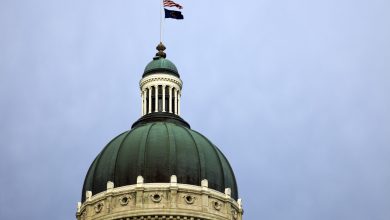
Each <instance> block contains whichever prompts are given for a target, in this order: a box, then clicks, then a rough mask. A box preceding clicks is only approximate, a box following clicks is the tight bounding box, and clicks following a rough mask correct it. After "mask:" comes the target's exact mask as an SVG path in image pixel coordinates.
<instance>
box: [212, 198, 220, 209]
mask: <svg viewBox="0 0 390 220" xmlns="http://www.w3.org/2000/svg"><path fill="white" fill-rule="evenodd" d="M212 204H213V207H214V209H215V210H217V211H220V210H221V208H222V203H221V202H219V201H217V200H214V201H212Z"/></svg>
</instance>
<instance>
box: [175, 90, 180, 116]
mask: <svg viewBox="0 0 390 220" xmlns="http://www.w3.org/2000/svg"><path fill="white" fill-rule="evenodd" d="M178 94H179V91H178V90H177V89H176V88H175V114H176V115H177V95H178Z"/></svg>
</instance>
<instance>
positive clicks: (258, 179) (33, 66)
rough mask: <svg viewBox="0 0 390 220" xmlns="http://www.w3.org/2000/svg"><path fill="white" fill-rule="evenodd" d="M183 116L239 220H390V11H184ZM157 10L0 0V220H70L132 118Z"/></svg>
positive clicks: (98, 2) (247, 4)
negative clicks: (219, 170) (101, 157)
mask: <svg viewBox="0 0 390 220" xmlns="http://www.w3.org/2000/svg"><path fill="white" fill-rule="evenodd" d="M178 2H179V3H181V4H182V5H184V10H183V14H184V16H185V19H184V20H183V21H175V20H167V21H166V25H165V36H164V39H165V40H164V43H165V45H166V46H167V50H166V52H167V55H168V58H169V59H171V60H172V61H173V62H174V63H175V64H176V65H177V67H178V69H179V71H180V74H181V77H182V79H183V81H184V88H183V96H182V116H183V118H184V119H185V120H186V121H188V122H189V123H190V124H191V126H192V128H193V129H194V130H197V131H199V132H201V133H202V134H204V135H206V136H207V137H208V138H209V139H210V140H211V141H212V142H213V143H214V144H216V145H217V146H219V148H220V149H221V150H222V151H223V152H224V153H225V155H226V156H227V157H228V159H229V161H230V162H231V165H232V166H233V169H234V171H235V173H236V177H237V180H238V184H239V193H240V197H242V198H243V201H244V208H245V215H244V218H245V219H247V220H255V219H270V220H271V219H275V220H284V219H289V220H291V219H297V220H298V219H299V220H309V219H310V220H312V219H317V220H329V219H332V220H345V219H354V220H367V219H370V220H388V219H390V209H389V207H390V172H389V171H390V97H389V96H390V86H389V85H390V40H389V39H390V1H387V0H370V1H368V0H355V1H352V0H337V1H336V0H326V1H325V0H319V1H309V0H296V1H288V0H276V1H263V0H261V1H251V0H248V1H244V2H237V1H230V0H225V1H221V0H218V1H204V0H199V1H186V0H183V1H178ZM159 6H160V4H159V1H147V2H145V1H137V2H135V1H128V0H127V1H126V0H110V1H103V0H94V1H92V0H84V1H75V0H35V1H26V0H0V131H1V132H0V140H1V145H0V176H1V178H0V188H1V191H2V192H1V193H0V219H7V220H8V219H26V218H28V219H31V220H35V219H36V220H38V219H59V220H68V219H75V218H74V214H75V211H76V203H77V202H78V201H79V200H80V197H81V188H82V183H83V179H84V176H85V174H86V171H87V169H88V167H89V165H90V164H91V162H92V160H93V159H94V158H95V156H96V155H97V154H98V153H99V151H100V150H101V149H102V148H103V147H104V145H105V144H106V143H108V141H110V140H111V138H113V137H114V136H116V135H117V134H119V133H120V132H122V131H125V130H127V129H129V128H130V126H131V124H132V123H133V122H134V121H136V120H137V119H138V118H139V116H140V109H141V107H140V103H141V101H140V92H139V88H138V82H139V80H140V77H141V74H142V71H143V68H144V67H145V65H146V64H147V63H148V62H149V61H150V60H151V59H152V57H153V55H154V53H155V46H156V45H157V43H158V42H159V10H160V9H159Z"/></svg>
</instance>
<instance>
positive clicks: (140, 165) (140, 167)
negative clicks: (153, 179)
mask: <svg viewBox="0 0 390 220" xmlns="http://www.w3.org/2000/svg"><path fill="white" fill-rule="evenodd" d="M155 124H156V123H151V124H150V125H148V126H149V127H148V128H147V130H148V131H147V132H146V133H145V134H144V137H145V138H143V139H142V140H141V141H142V142H141V144H140V145H139V147H138V151H139V154H138V161H137V171H138V175H140V176H144V173H145V154H146V147H147V142H148V137H149V133H150V130H151V129H152V127H153V126H154V125H155Z"/></svg>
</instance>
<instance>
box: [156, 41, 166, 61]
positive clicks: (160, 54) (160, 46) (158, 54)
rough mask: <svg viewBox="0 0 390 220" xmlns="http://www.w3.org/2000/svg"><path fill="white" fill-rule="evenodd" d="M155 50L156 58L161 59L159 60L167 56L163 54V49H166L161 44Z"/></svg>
mask: <svg viewBox="0 0 390 220" xmlns="http://www.w3.org/2000/svg"><path fill="white" fill-rule="evenodd" d="M156 49H157V50H158V52H157V53H156V56H158V57H161V58H166V57H167V54H166V53H165V52H164V50H165V49H167V48H166V47H165V46H164V44H163V43H162V42H160V43H159V44H158V45H157V47H156Z"/></svg>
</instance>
